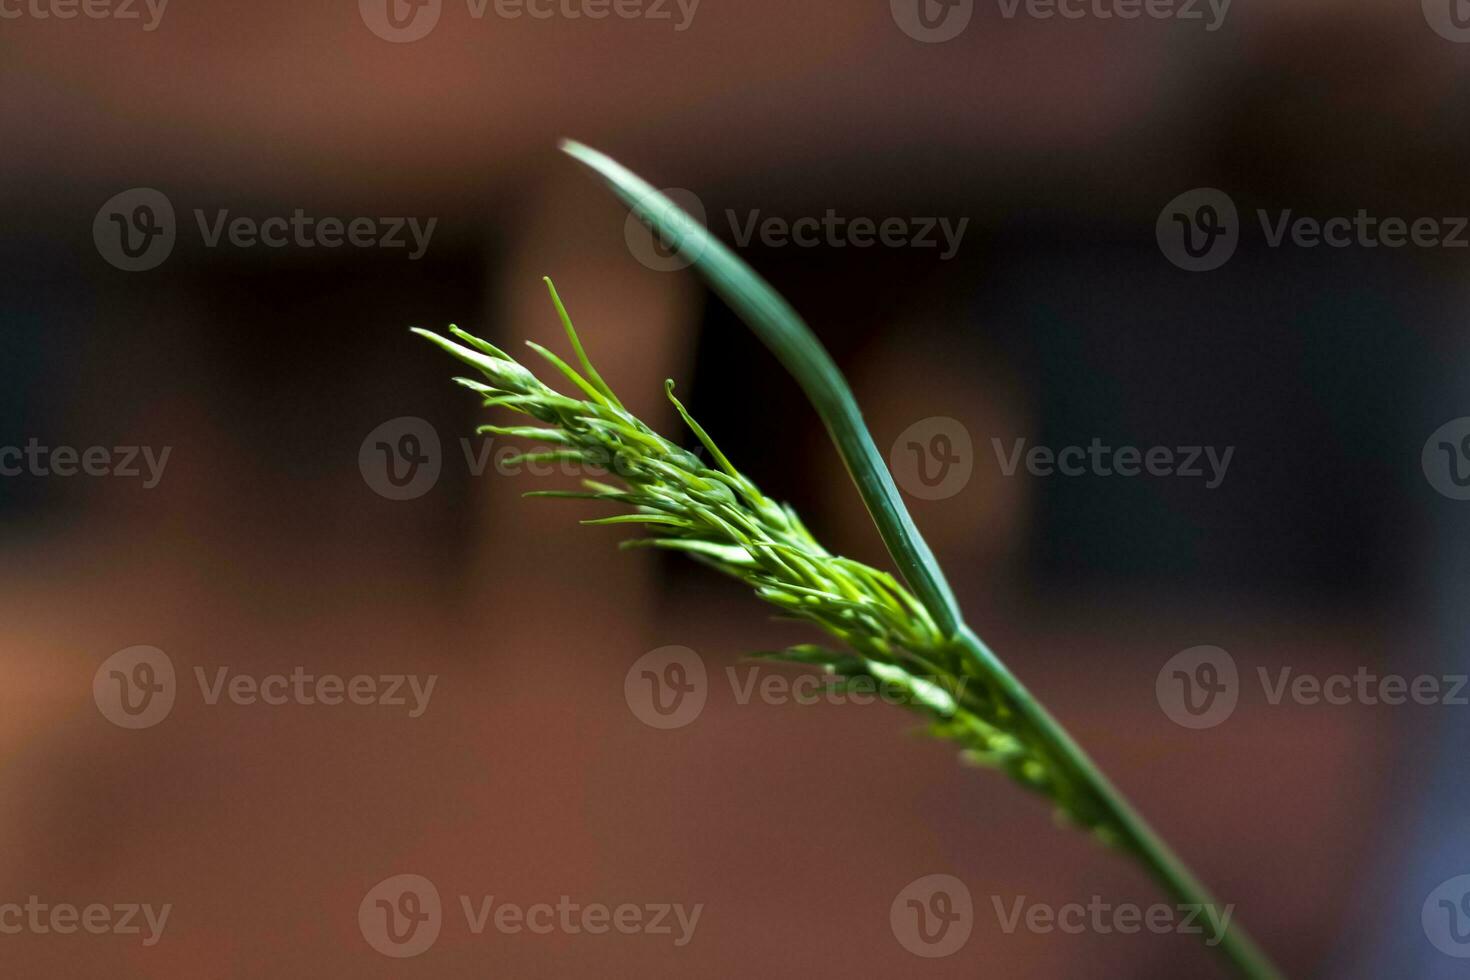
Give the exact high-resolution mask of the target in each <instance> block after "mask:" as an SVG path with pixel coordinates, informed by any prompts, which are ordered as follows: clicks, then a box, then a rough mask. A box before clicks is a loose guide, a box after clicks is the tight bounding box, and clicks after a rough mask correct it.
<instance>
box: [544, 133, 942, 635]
mask: <svg viewBox="0 0 1470 980" xmlns="http://www.w3.org/2000/svg"><path fill="white" fill-rule="evenodd" d="M561 147H562V150H564V151H565V152H566V153H567V154H568V155H570V156H572V157H573V158H574V159H576V160H578V161H579V162H581V163H583V164H585V165H586V166H587V167H589V168H591V169H592V170H593V171H594V172H596V173H597V174H598V175H599V176H600V177H602V179H603V180H604V181H606V182H607V184H608V185H609V186H610V187H611V188H612V189H613V191H614V193H616V194H617V195H618V197H620V198H622V200H623V202H624V203H625V204H627V205H628V207H629V208H631V209H632V210H633V211H634V213H636V214H637V215H638V216H639V218H640V219H641V220H643V221H645V222H647V223H649V224H651V225H653V227H654V228H655V229H656V230H658V231H659V232H660V233H662V234H663V235H664V237H665V239H666V240H667V241H668V242H669V243H670V244H671V245H675V246H677V247H679V248H681V249H684V250H685V251H686V253H687V254H694V255H697V256H698V257H697V258H696V259H695V265H696V267H697V268H698V269H699V271H700V272H701V273H702V274H703V275H704V277H705V278H706V279H707V280H708V281H709V284H710V286H711V287H712V288H713V289H714V290H715V292H717V293H719V294H720V296H721V297H722V298H723V299H724V300H725V302H726V303H728V304H729V305H730V308H731V309H732V310H734V311H735V312H736V313H737V314H738V315H739V316H740V318H741V319H742V320H744V321H745V322H746V323H747V324H749V326H750V328H751V329H752V330H754V331H755V334H756V336H758V337H759V338H760V339H761V341H762V342H763V343H764V344H765V345H766V346H767V347H768V348H770V350H771V352H772V353H773V354H775V355H776V357H777V358H778V359H779V360H780V361H781V363H782V365H783V366H784V367H785V368H786V370H788V371H790V372H791V374H792V376H793V377H795V378H796V382H797V384H799V385H800V386H801V388H802V390H803V391H804V392H805V393H806V396H807V398H809V399H810V400H811V402H812V405H813V406H814V407H815V408H816V410H817V414H818V415H819V416H821V419H822V422H823V423H824V424H825V425H826V427H827V432H828V433H829V434H830V435H831V437H832V441H833V442H834V443H836V445H837V451H838V452H839V453H840V454H841V455H842V461H843V463H845V464H846V466H847V471H848V473H849V474H851V476H852V479H853V482H854V483H856V484H857V488H858V493H860V494H861V495H862V498H863V502H864V503H865V504H866V505H867V507H868V513H869V514H871V515H872V517H873V522H874V523H875V524H877V525H878V533H879V534H880V535H882V537H883V543H884V545H885V546H886V547H887V548H888V552H889V554H891V555H892V556H893V561H894V563H895V564H897V566H898V568H899V571H900V572H901V573H902V574H903V577H904V579H905V581H907V582H908V584H909V586H910V587H911V588H912V589H913V590H914V592H915V593H916V594H917V595H918V596H919V599H920V601H922V602H923V603H924V607H925V608H926V609H928V610H929V615H930V616H931V617H933V619H934V622H935V623H936V624H937V625H938V626H939V628H940V629H942V630H943V631H944V632H945V633H946V634H948V635H951V636H952V635H954V634H955V633H956V632H957V631H958V629H959V625H960V614H959V607H958V604H957V603H956V601H955V597H954V593H953V592H952V591H951V590H950V587H949V583H948V582H947V581H946V580H945V578H944V573H943V572H942V571H941V570H940V568H939V563H938V562H937V561H935V560H934V553H933V552H932V551H931V550H930V548H929V545H928V544H927V543H926V542H925V541H924V538H923V536H922V535H921V534H920V533H919V529H918V528H917V527H915V526H914V521H913V518H912V517H910V516H909V512H908V508H907V507H905V506H904V503H903V498H902V497H901V496H899V492H898V487H897V486H895V485H894V482H893V477H892V476H891V475H890V474H889V472H888V466H887V465H886V464H885V463H884V461H883V457H882V455H880V454H879V452H878V447H877V446H875V445H874V444H873V437H872V436H871V435H870V434H869V433H868V428H867V426H866V425H864V424H863V418H862V413H861V412H860V411H859V410H858V405H857V400H856V399H854V398H853V396H852V392H851V390H850V389H849V388H848V386H847V381H846V379H844V378H843V376H842V373H841V372H840V371H838V370H837V365H836V364H834V363H833V362H832V358H831V356H830V355H829V354H828V353H827V351H826V348H824V347H823V346H822V344H821V342H820V341H819V340H817V338H816V335H814V334H813V333H812V331H811V328H810V327H808V326H807V325H806V323H805V322H804V321H803V320H802V319H801V317H800V316H799V315H798V314H797V312H796V311H795V310H794V309H792V308H791V306H790V304H788V303H787V302H786V301H785V300H784V299H782V298H781V296H780V294H779V293H777V292H776V291H775V290H774V289H772V288H771V286H770V284H769V283H767V282H766V281H765V280H764V279H762V278H761V277H760V276H759V275H757V274H756V273H755V271H754V270H752V269H751V268H750V266H748V265H746V264H745V263H744V262H743V261H741V260H740V259H739V258H738V257H736V255H735V253H733V252H731V251H730V249H729V248H727V247H726V246H725V245H724V243H722V242H721V241H719V239H717V238H715V237H714V236H713V235H711V234H710V233H709V231H708V230H707V229H706V228H705V227H704V226H703V225H701V224H700V223H699V222H697V221H695V220H694V219H693V218H691V217H689V215H688V214H686V213H685V212H684V211H683V210H681V209H680V208H679V206H678V205H676V204H675V203H674V202H673V201H671V200H669V199H668V198H667V197H665V196H664V195H663V194H661V193H659V191H658V190H657V189H656V188H655V187H653V185H651V184H649V183H648V182H647V181H645V180H644V179H643V178H641V177H639V176H638V175H637V174H635V173H633V172H632V171H631V170H628V169H627V168H626V167H624V166H623V165H622V164H620V163H618V162H617V161H616V160H614V159H612V158H611V157H609V156H607V155H605V154H603V153H599V152H598V151H597V150H594V149H592V148H591V147H588V146H584V145H583V144H581V143H577V142H575V141H572V140H565V141H563V142H562V144H561Z"/></svg>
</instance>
